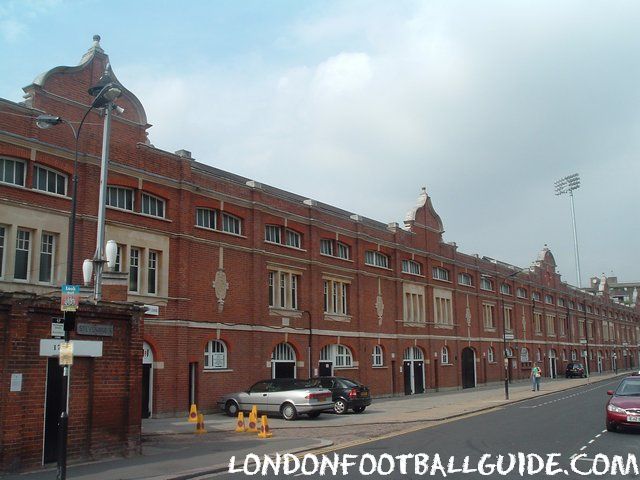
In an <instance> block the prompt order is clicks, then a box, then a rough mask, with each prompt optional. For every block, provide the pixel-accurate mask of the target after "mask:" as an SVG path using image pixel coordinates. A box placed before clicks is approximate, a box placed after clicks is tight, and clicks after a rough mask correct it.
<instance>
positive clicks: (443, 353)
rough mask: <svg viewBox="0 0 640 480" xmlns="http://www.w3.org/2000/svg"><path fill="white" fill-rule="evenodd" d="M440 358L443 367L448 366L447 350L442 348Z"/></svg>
mask: <svg viewBox="0 0 640 480" xmlns="http://www.w3.org/2000/svg"><path fill="white" fill-rule="evenodd" d="M440 357H441V361H442V364H443V365H448V364H449V348H448V347H446V346H445V347H442V351H441V352H440Z"/></svg>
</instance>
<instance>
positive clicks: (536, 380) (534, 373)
mask: <svg viewBox="0 0 640 480" xmlns="http://www.w3.org/2000/svg"><path fill="white" fill-rule="evenodd" d="M541 377H542V370H540V367H539V366H538V365H535V366H534V367H533V368H532V369H531V391H532V392H535V391H540V378H541Z"/></svg>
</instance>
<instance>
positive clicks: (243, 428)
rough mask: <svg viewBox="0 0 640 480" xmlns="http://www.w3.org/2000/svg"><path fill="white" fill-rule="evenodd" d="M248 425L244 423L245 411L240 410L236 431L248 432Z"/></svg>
mask: <svg viewBox="0 0 640 480" xmlns="http://www.w3.org/2000/svg"><path fill="white" fill-rule="evenodd" d="M246 431H247V427H246V426H245V424H244V412H238V420H237V421H236V432H242V433H244V432H246Z"/></svg>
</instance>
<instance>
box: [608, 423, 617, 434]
mask: <svg viewBox="0 0 640 480" xmlns="http://www.w3.org/2000/svg"><path fill="white" fill-rule="evenodd" d="M617 431H618V427H616V424H615V423H613V422H607V432H617Z"/></svg>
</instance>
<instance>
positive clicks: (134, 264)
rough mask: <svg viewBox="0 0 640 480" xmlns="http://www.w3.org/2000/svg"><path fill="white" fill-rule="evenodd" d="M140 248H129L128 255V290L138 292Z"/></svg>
mask: <svg viewBox="0 0 640 480" xmlns="http://www.w3.org/2000/svg"><path fill="white" fill-rule="evenodd" d="M139 270H140V250H139V249H138V248H131V253H130V255H129V291H130V292H138V291H139V290H140V275H139V273H140V272H139Z"/></svg>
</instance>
